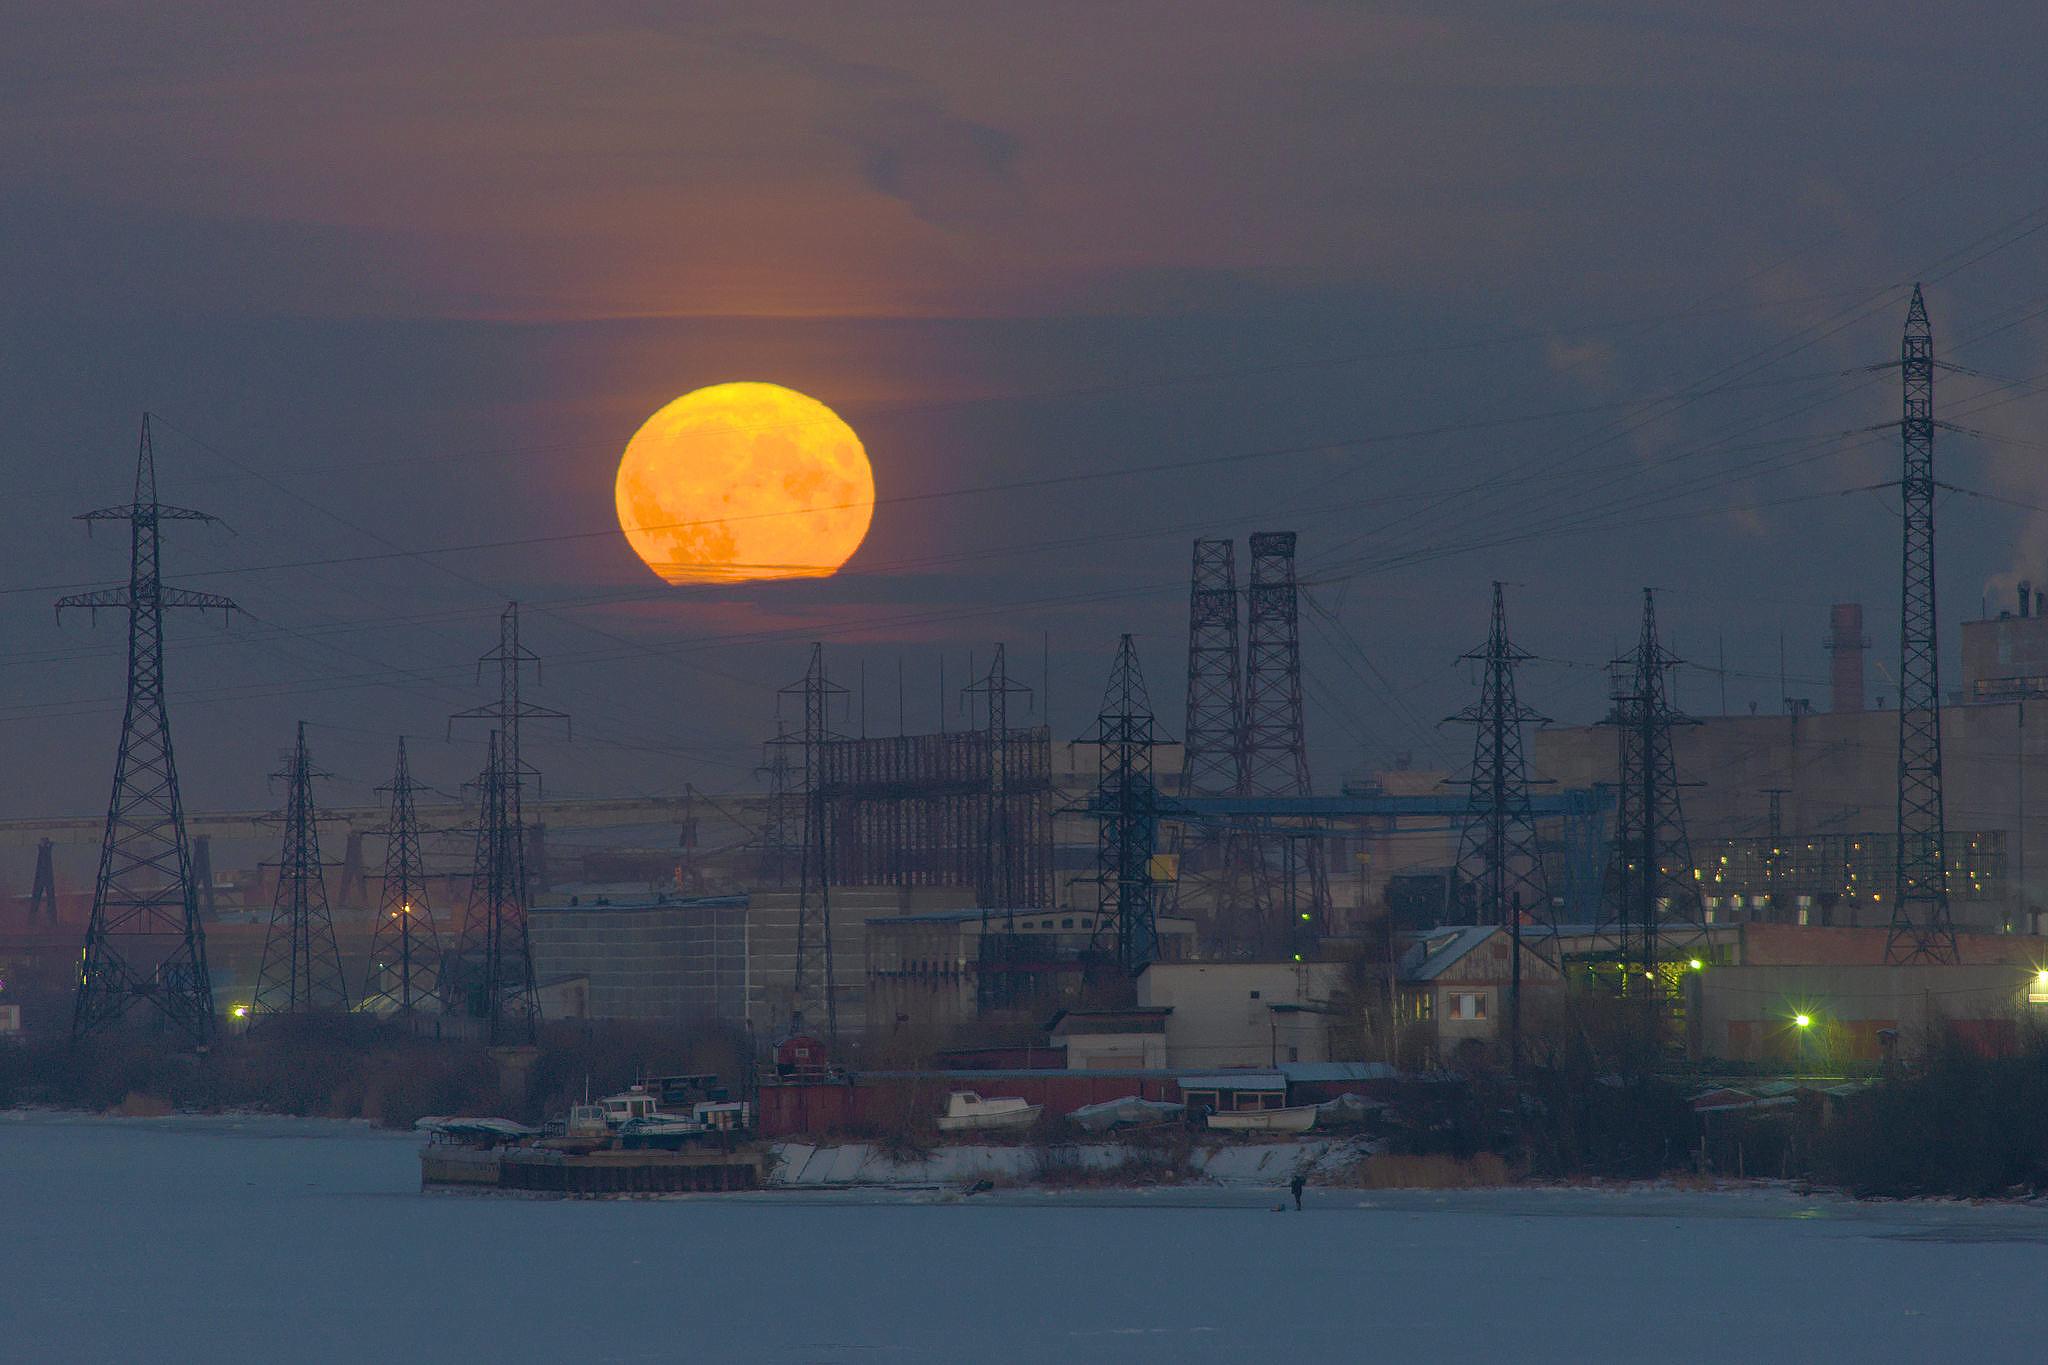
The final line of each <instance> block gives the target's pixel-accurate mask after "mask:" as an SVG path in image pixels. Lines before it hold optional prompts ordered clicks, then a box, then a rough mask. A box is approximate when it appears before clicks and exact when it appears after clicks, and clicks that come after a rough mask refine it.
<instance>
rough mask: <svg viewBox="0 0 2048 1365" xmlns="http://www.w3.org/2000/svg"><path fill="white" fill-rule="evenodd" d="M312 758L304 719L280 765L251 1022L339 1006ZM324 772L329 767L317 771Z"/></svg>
mask: <svg viewBox="0 0 2048 1365" xmlns="http://www.w3.org/2000/svg"><path fill="white" fill-rule="evenodd" d="M315 775H316V774H315V772H314V769H313V763H312V759H311V758H310V757H309V756H308V754H307V752H306V722H304V721H300V722H299V742H298V745H297V747H296V748H294V749H293V750H292V756H291V758H290V760H289V761H288V762H287V763H286V765H285V769H284V771H283V772H281V773H278V774H277V776H278V777H280V778H282V779H284V782H285V789H286V791H285V807H284V817H283V823H284V851H283V853H282V854H281V855H280V856H279V858H278V864H277V894H276V897H275V898H274V899H273V900H272V901H271V904H270V932H269V933H268V934H267V935H266V936H265V937H264V940H263V965H262V968H261V970H260V971H258V972H257V974H256V994H255V997H254V998H253V1000H252V1001H251V1003H250V1006H249V1013H250V1026H251V1027H252V1028H253V1027H255V1026H256V1025H257V1024H258V1023H260V1022H262V1021H263V1020H265V1019H269V1018H273V1017H275V1016H277V1015H281V1014H319V1013H327V1012H333V1013H346V1012H347V1011H348V986H347V983H346V982H345V981H344V980H343V978H342V973H341V951H340V949H339V948H337V947H336V946H335V942H334V920H333V917H332V916H331V915H330V914H329V912H328V908H327V876H326V873H325V871H324V870H323V869H322V867H321V865H320V830H319V827H318V826H317V825H316V824H315V823H314V819H313V778H314V776H315ZM318 776H321V777H326V776H328V774H326V773H319V774H318Z"/></svg>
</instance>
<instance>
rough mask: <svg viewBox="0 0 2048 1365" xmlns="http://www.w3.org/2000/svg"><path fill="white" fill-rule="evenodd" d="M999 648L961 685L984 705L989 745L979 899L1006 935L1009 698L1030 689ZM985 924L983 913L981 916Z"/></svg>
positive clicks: (1012, 869) (1010, 876) (1014, 879)
mask: <svg viewBox="0 0 2048 1365" xmlns="http://www.w3.org/2000/svg"><path fill="white" fill-rule="evenodd" d="M1005 658H1006V654H1005V650H1004V646H1003V645H1002V644H1001V643H1000V642H998V643H997V645H996V652H995V657H994V658H993V659H991V660H989V665H988V672H987V674H985V675H984V676H982V677H981V678H979V679H977V680H975V681H974V682H971V683H969V684H968V685H967V686H965V687H963V688H961V689H960V691H961V694H962V696H963V697H965V698H968V699H972V698H975V697H979V698H981V699H982V703H983V706H984V707H985V712H984V719H985V724H984V726H983V730H984V734H985V738H984V740H983V742H984V743H985V744H986V745H987V747H988V802H987V805H986V807H985V808H984V810H983V815H982V826H983V827H982V857H981V865H982V874H981V886H980V888H979V899H980V901H981V906H982V909H983V911H984V912H986V911H988V910H992V909H1000V910H1001V911H1002V912H1003V930H1004V932H1005V933H1007V932H1009V931H1011V930H1012V929H1014V928H1015V927H1016V918H1017V915H1016V911H1017V902H1018V900H1019V899H1021V897H1020V896H1019V894H1018V884H1019V883H1020V882H1021V880H1022V878H1021V876H1020V875H1019V873H1020V868H1019V866H1018V863H1019V861H1020V860H1019V852H1020V850H1019V849H1018V848H1017V846H1016V841H1015V839H1014V838H1013V837H1012V836H1013V834H1014V831H1013V830H1012V829H1011V822H1010V773H1011V759H1012V757H1013V754H1012V752H1011V750H1012V748H1013V745H1012V742H1011V737H1010V698H1011V697H1012V696H1013V695H1014V696H1024V697H1029V696H1030V695H1031V689H1030V688H1029V687H1027V686H1025V685H1024V684H1023V683H1020V682H1018V681H1017V680H1016V679H1014V678H1012V677H1011V676H1010V674H1009V671H1008V669H1007V667H1006V664H1005ZM983 922H984V924H985V923H986V922H987V920H986V915H985V914H984V917H983Z"/></svg>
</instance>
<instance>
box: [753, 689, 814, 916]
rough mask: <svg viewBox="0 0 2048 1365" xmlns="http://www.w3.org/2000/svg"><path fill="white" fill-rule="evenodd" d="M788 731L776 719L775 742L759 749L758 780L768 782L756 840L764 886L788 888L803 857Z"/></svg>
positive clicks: (756, 771)
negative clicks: (760, 750) (758, 841)
mask: <svg viewBox="0 0 2048 1365" xmlns="http://www.w3.org/2000/svg"><path fill="white" fill-rule="evenodd" d="M789 745H790V737H789V727H788V723H787V722H786V721H784V720H783V719H782V718H781V717H780V716H778V717H776V721H775V738H774V739H771V740H769V741H768V743H767V744H765V745H763V746H762V747H763V748H764V749H765V750H766V753H765V754H764V755H763V756H762V757H763V762H762V764H761V766H760V767H758V768H756V769H754V773H755V775H756V776H758V777H765V778H767V779H768V797H767V800H766V802H765V803H764V804H763V808H762V817H761V837H760V855H761V862H760V876H761V880H762V882H763V883H764V884H765V885H768V886H774V887H783V886H788V885H789V881H790V874H791V872H792V871H794V870H795V868H796V867H797V865H798V860H799V859H800V858H801V857H802V855H803V850H802V847H801V841H802V838H803V811H802V809H801V806H802V799H801V796H800V795H799V794H798V793H797V792H796V791H794V790H793V789H792V788H791V787H790V781H789Z"/></svg>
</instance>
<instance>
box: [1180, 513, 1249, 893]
mask: <svg viewBox="0 0 2048 1365" xmlns="http://www.w3.org/2000/svg"><path fill="white" fill-rule="evenodd" d="M1238 616H1239V609H1238V592H1237V546H1236V543H1235V542H1233V541H1230V540H1197V541H1196V542H1195V550H1194V564H1193V571H1192V573H1191V574H1190V576H1189V583H1188V679H1187V715H1186V721H1187V727H1186V730H1185V731H1184V735H1185V738H1184V739H1183V740H1182V744H1181V772H1180V789H1181V794H1182V795H1183V796H1234V795H1236V794H1237V793H1238V792H1239V791H1241V790H1242V789H1243V786H1244V752H1243V747H1242V745H1241V744H1240V742H1239V739H1240V735H1241V734H1242V732H1243V724H1244V692H1243V685H1242V684H1243V674H1242V662H1243V661H1242V654H1241V651H1240V648H1239V640H1238ZM1173 843H1174V845H1175V848H1174V852H1175V853H1176V854H1177V859H1176V861H1177V863H1178V866H1177V868H1176V869H1175V875H1174V880H1173V882H1172V883H1171V885H1170V888H1169V890H1168V892H1167V901H1168V904H1169V905H1170V906H1171V908H1172V909H1173V911H1174V912H1175V913H1180V912H1182V911H1184V910H1186V909H1189V908H1194V907H1200V908H1201V909H1202V910H1204V911H1205V912H1206V913H1208V914H1209V915H1211V916H1213V917H1216V918H1217V919H1218V920H1219V921H1220V920H1221V919H1222V918H1223V917H1224V915H1225V912H1226V911H1227V910H1228V909H1229V908H1230V907H1229V905H1228V902H1229V901H1230V899H1231V893H1232V886H1231V872H1232V870H1233V866H1234V865H1235V864H1240V863H1241V862H1242V861H1243V860H1242V858H1234V857H1233V854H1236V853H1239V852H1240V851H1241V850H1240V849H1239V848H1238V846H1237V841H1236V840H1235V839H1234V838H1233V836H1232V835H1231V833H1230V832H1229V831H1228V830H1227V829H1226V828H1225V827H1222V826H1217V825H1192V826H1189V825H1178V826H1176V827H1175V829H1174V832H1173ZM1190 902H1193V906H1190V904H1189V903H1190ZM1218 927H1219V928H1225V927H1226V926H1224V925H1222V924H1220V923H1219V925H1218Z"/></svg>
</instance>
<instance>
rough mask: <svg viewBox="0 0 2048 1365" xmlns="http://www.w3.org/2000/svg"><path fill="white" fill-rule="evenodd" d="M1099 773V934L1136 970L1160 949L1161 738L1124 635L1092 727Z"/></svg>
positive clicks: (1096, 812)
mask: <svg viewBox="0 0 2048 1365" xmlns="http://www.w3.org/2000/svg"><path fill="white" fill-rule="evenodd" d="M1082 742H1083V743H1084V744H1093V745H1095V753H1096V764H1097V777H1096V784H1095V800H1094V803H1093V805H1092V806H1091V808H1090V814H1092V815H1093V816H1094V817H1095V820H1096V844H1095V853H1096V886H1097V901H1096V905H1097V913H1096V917H1095V924H1096V929H1095V935H1094V940H1093V941H1094V942H1095V943H1096V944H1100V943H1101V941H1102V940H1103V939H1104V938H1105V937H1107V936H1108V935H1109V934H1111V933H1113V934H1114V936H1115V940H1116V944H1115V946H1116V960H1117V965H1118V966H1120V967H1122V968H1123V969H1124V970H1125V971H1126V972H1130V973H1132V974H1135V973H1137V972H1138V971H1139V970H1140V969H1141V968H1143V967H1144V966H1145V964H1146V963H1148V962H1152V961H1154V960H1155V959H1157V958H1158V956H1159V920H1158V914H1157V908H1156V906H1155V904H1154V899H1153V882H1152V854H1153V850H1154V848H1155V847H1156V845H1157V842H1158V832H1159V817H1158V814H1157V807H1156V803H1155V802H1154V799H1153V798H1154V795H1155V791H1154V788H1153V785H1152V747H1153V746H1154V745H1155V744H1158V743H1160V742H1161V741H1160V739H1159V736H1158V734H1157V724H1156V722H1155V720H1154V718H1153V715H1152V698H1151V696H1150V694H1148V693H1147V692H1146V690H1145V674H1144V671H1143V670H1142V669H1141V668H1140V667H1139V666H1138V651H1137V647H1136V646H1135V645H1134V644H1133V643H1132V641H1131V637H1130V636H1128V635H1126V636H1124V637H1123V639H1122V641H1121V642H1120V643H1119V644H1118V645H1117V651H1116V662H1115V663H1114V664H1112V665H1111V666H1110V670H1109V685H1108V687H1107V688H1105V689H1104V691H1103V694H1102V710H1101V712H1100V714H1098V715H1097V716H1096V718H1095V731H1094V733H1093V734H1090V735H1087V736H1085V737H1083V739H1082Z"/></svg>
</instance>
